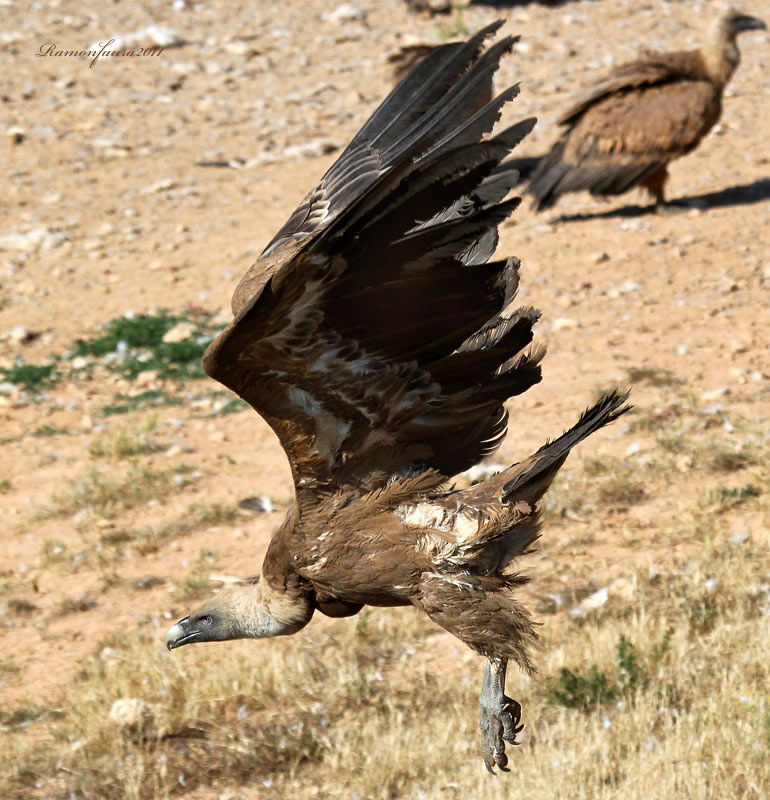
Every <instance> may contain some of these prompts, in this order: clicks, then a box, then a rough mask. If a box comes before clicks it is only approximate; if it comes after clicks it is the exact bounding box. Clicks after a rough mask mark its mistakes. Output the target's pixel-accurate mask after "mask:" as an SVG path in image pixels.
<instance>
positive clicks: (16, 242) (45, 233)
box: [0, 228, 67, 252]
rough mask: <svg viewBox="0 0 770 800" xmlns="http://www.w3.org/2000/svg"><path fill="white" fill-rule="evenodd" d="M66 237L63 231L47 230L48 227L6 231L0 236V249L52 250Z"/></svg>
mask: <svg viewBox="0 0 770 800" xmlns="http://www.w3.org/2000/svg"><path fill="white" fill-rule="evenodd" d="M66 239H67V237H66V236H65V235H64V234H63V233H58V232H57V231H52V230H49V229H48V228H33V229H32V230H31V231H26V232H25V233H7V234H6V235H5V236H0V249H4V250H25V251H27V252H31V251H33V250H37V249H38V248H40V249H41V250H53V248H54V247H58V246H59V245H60V244H62V243H63V242H65V241H66Z"/></svg>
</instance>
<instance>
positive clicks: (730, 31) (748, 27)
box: [720, 8, 767, 41]
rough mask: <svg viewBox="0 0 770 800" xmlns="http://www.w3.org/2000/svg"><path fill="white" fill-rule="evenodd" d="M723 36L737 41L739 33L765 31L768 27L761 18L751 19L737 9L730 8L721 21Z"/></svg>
mask: <svg viewBox="0 0 770 800" xmlns="http://www.w3.org/2000/svg"><path fill="white" fill-rule="evenodd" d="M720 26H721V28H722V32H723V35H725V36H726V37H727V38H728V39H730V40H733V41H734V40H735V37H736V36H737V35H738V34H739V33H744V32H745V31H764V30H766V29H767V25H765V23H764V22H763V21H762V20H761V19H759V17H750V16H749V15H748V14H744V13H742V12H741V11H738V10H737V9H735V8H728V9H727V11H725V13H724V14H723V16H722V17H721V19H720Z"/></svg>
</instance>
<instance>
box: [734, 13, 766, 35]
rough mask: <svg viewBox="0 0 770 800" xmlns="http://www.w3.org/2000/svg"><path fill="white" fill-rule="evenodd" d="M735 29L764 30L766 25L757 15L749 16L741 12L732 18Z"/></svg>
mask: <svg viewBox="0 0 770 800" xmlns="http://www.w3.org/2000/svg"><path fill="white" fill-rule="evenodd" d="M733 26H734V29H735V30H736V31H765V30H767V25H765V23H764V22H763V21H762V20H761V19H759V17H750V16H748V14H741V15H740V16H739V17H736V18H735V19H734V20H733Z"/></svg>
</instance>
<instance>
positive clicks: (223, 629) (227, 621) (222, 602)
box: [166, 595, 245, 650]
mask: <svg viewBox="0 0 770 800" xmlns="http://www.w3.org/2000/svg"><path fill="white" fill-rule="evenodd" d="M243 638H245V634H244V633H243V628H242V627H241V625H240V623H239V619H238V613H237V607H236V606H235V605H234V604H233V603H232V602H231V600H230V599H229V597H228V595H221V596H220V597H216V598H214V599H213V600H211V601H210V602H208V603H206V604H205V605H203V606H201V607H200V608H198V609H196V610H195V611H192V612H191V613H190V615H189V616H187V617H185V618H184V619H180V620H179V622H177V623H176V625H172V626H171V628H169V631H168V633H167V634H166V647H168V649H169V650H173V649H174V648H175V647H181V646H182V645H184V644H193V643H194V642H224V641H226V640H227V639H243Z"/></svg>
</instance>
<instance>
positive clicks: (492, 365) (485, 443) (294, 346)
mask: <svg viewBox="0 0 770 800" xmlns="http://www.w3.org/2000/svg"><path fill="white" fill-rule="evenodd" d="M497 27H499V26H498V25H494V26H490V28H487V29H486V30H485V31H482V32H481V33H480V34H478V35H477V36H475V37H473V38H472V39H471V40H469V42H467V43H466V44H461V45H448V46H446V47H443V48H440V49H439V50H437V51H436V52H434V53H433V54H431V55H430V56H429V57H428V59H427V60H426V61H425V62H423V63H422V64H421V65H419V66H418V67H417V68H416V69H415V70H414V71H413V72H412V73H411V74H410V75H409V76H407V78H406V79H405V80H404V81H403V82H402V83H401V84H400V85H399V86H398V87H396V89H395V90H394V91H393V93H392V94H391V95H390V97H389V98H388V99H386V100H385V102H384V103H383V104H382V105H381V106H380V108H379V109H378V110H377V111H376V112H375V114H374V116H373V117H372V118H371V119H370V120H369V122H367V123H366V125H365V126H364V127H363V129H362V130H361V131H360V133H359V134H358V135H357V136H356V137H355V139H354V140H353V142H352V143H351V145H350V146H349V147H348V148H347V150H346V151H345V152H344V153H343V154H342V156H341V157H340V160H339V161H338V162H337V163H336V164H335V165H334V166H333V167H332V168H331V169H330V170H329V172H328V173H327V174H326V176H324V178H323V180H322V181H321V183H319V185H318V186H317V187H316V189H314V190H313V192H311V194H310V195H308V198H306V200H305V201H304V202H303V204H302V205H301V206H300V208H299V209H298V210H297V211H296V212H295V214H294V215H293V216H292V217H291V219H290V220H289V222H288V223H287V224H286V225H285V226H284V227H283V229H282V230H281V232H280V233H279V234H278V236H277V237H276V238H275V239H274V240H273V242H272V243H271V244H270V245H269V246H268V248H267V249H266V251H265V253H264V254H263V256H262V257H261V258H260V260H259V262H257V264H256V265H255V267H254V268H252V270H250V271H249V273H248V274H247V276H246V277H245V278H244V280H243V281H242V282H241V284H240V285H239V287H238V290H237V292H236V298H234V306H235V307H236V308H237V309H238V313H237V316H236V318H235V320H234V321H233V322H232V323H231V324H230V325H229V326H228V327H227V328H226V329H225V330H224V331H223V332H222V334H221V335H220V336H219V337H218V338H217V339H216V340H215V341H214V342H213V343H212V344H211V346H210V347H209V350H208V351H207V353H206V355H205V357H204V365H205V368H206V371H207V372H208V373H209V375H211V376H212V377H214V378H216V379H217V380H219V381H221V382H222V383H224V384H225V385H226V386H228V387H230V388H231V389H233V390H234V391H235V392H237V393H238V394H239V395H241V396H242V397H243V398H244V399H246V400H247V401H248V402H249V403H250V404H251V405H252V406H253V407H254V408H255V409H256V410H257V411H258V412H259V413H260V414H261V415H262V416H263V417H265V419H266V420H267V422H268V423H269V424H270V425H271V427H272V428H273V429H274V430H275V431H276V433H277V434H278V436H279V438H280V440H281V444H282V445H283V447H284V449H285V450H286V452H287V455H288V457H289V461H290V463H291V467H292V471H293V475H294V481H295V485H296V487H297V493H298V499H299V503H300V508H302V506H303V503H311V502H313V501H314V498H315V499H316V500H317V499H318V498H319V496H320V495H319V492H320V493H321V494H323V493H324V492H333V491H335V490H337V489H339V488H340V487H342V486H355V487H358V488H359V489H360V490H361V491H364V490H367V489H370V488H373V487H375V486H378V485H382V484H383V483H384V482H385V481H387V480H388V479H389V478H390V477H391V476H392V475H393V474H395V473H398V472H403V471H408V470H410V469H415V468H426V467H428V468H433V469H435V470H437V471H439V472H441V473H443V474H445V475H453V474H455V473H457V472H460V471H462V470H464V469H466V468H468V467H470V466H471V465H472V464H474V463H475V462H476V461H478V460H479V459H480V458H482V457H483V456H485V455H487V454H488V453H490V452H492V451H493V450H494V449H495V448H496V447H497V445H498V444H499V442H500V440H501V439H502V437H503V436H504V434H505V430H506V423H507V417H506V413H505V410H504V408H503V402H504V401H505V400H506V399H507V398H508V397H510V396H512V395H515V394H518V393H520V392H522V391H524V390H525V389H527V388H529V387H530V386H531V385H532V384H534V383H536V382H537V381H538V380H539V379H540V369H539V366H538V362H539V359H540V357H541V353H540V352H530V353H526V354H522V353H521V351H522V350H523V349H524V348H525V347H526V346H527V345H528V344H529V342H530V341H531V338H532V326H533V324H534V323H535V322H536V320H537V318H538V314H537V312H535V311H533V310H532V309H522V310H519V311H518V312H516V313H515V314H512V315H510V316H505V315H503V311H504V310H505V309H506V307H507V306H508V304H509V303H510V301H511V300H512V299H513V296H514V294H515V291H516V286H517V270H518V262H517V261H516V260H515V259H511V260H509V261H493V262H488V259H489V258H490V257H491V255H492V253H493V252H494V248H495V245H496V242H497V238H496V235H497V234H496V229H497V226H498V225H499V224H500V223H501V222H502V221H503V220H504V219H505V218H506V217H507V216H508V215H509V214H510V213H511V212H512V211H513V210H514V208H516V206H517V205H518V203H519V201H520V199H519V198H515V199H513V200H509V201H504V202H499V201H500V200H501V199H502V198H503V196H504V195H505V193H506V192H507V189H508V187H509V186H511V185H513V183H514V182H515V180H516V176H515V174H514V172H513V170H511V169H509V168H508V167H507V166H506V165H505V164H501V162H502V161H503V159H504V158H505V157H506V156H507V155H508V153H509V152H510V151H511V149H512V148H513V147H514V146H515V145H516V144H517V143H518V142H519V141H520V140H521V139H522V138H523V137H524V136H525V135H526V134H527V133H528V132H529V130H530V129H531V128H532V126H533V124H534V120H527V121H525V122H522V123H519V124H518V125H515V126H513V127H511V128H508V129H507V130H505V131H503V132H502V133H500V134H499V135H497V136H495V137H493V138H491V139H488V140H486V141H481V139H482V137H483V136H484V135H485V134H486V133H488V132H489V131H490V130H491V128H492V127H493V125H494V123H495V122H496V121H497V119H498V118H499V115H500V108H501V107H502V105H503V104H504V103H505V102H506V101H507V100H509V99H511V98H512V97H514V96H515V94H516V89H515V88H513V89H509V90H508V91H506V92H503V93H502V94H501V95H500V96H499V97H498V98H497V99H495V100H493V101H491V102H490V103H489V104H487V105H486V106H484V107H483V108H481V109H480V110H478V111H476V110H475V109H476V108H477V103H476V98H477V93H478V92H479V91H480V88H483V87H484V86H486V85H487V84H488V82H489V81H490V80H491V76H492V73H493V72H494V70H495V69H496V68H497V65H498V62H499V59H500V57H501V56H502V55H503V53H505V52H506V51H508V50H509V49H510V48H511V46H512V44H513V40H512V39H511V38H506V39H503V40H502V41H500V42H498V43H497V44H495V45H493V46H492V47H491V48H489V49H488V50H487V51H486V52H484V53H483V54H482V53H480V50H481V45H482V42H483V39H484V37H485V36H487V35H489V34H490V33H492V32H493V31H494V30H496V29H497ZM247 294H248V295H250V297H249V299H248V300H247V299H246V296H247Z"/></svg>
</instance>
